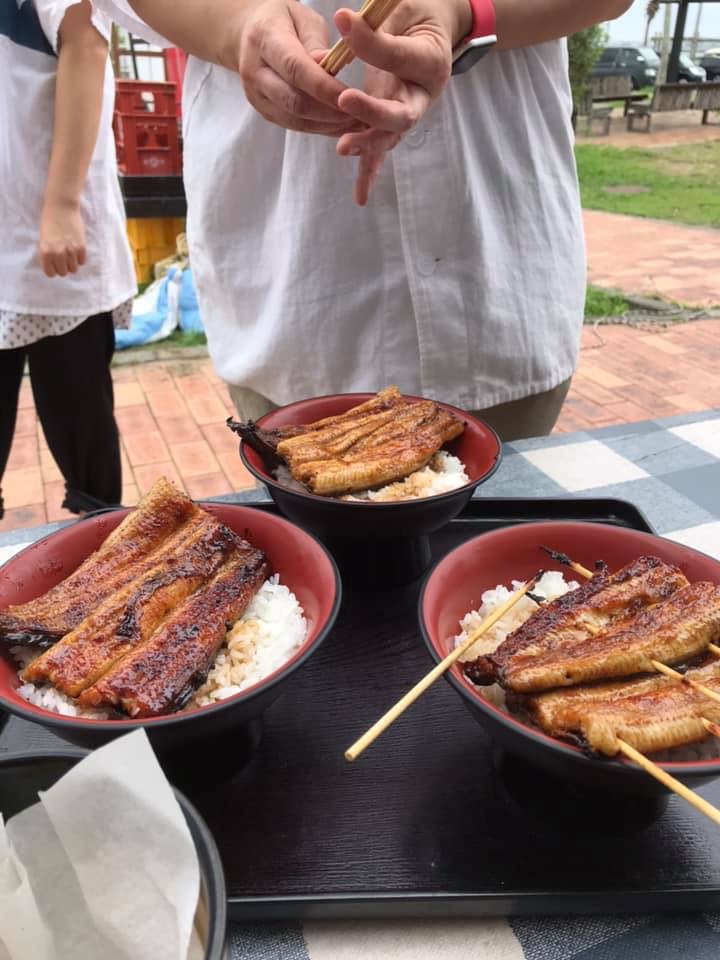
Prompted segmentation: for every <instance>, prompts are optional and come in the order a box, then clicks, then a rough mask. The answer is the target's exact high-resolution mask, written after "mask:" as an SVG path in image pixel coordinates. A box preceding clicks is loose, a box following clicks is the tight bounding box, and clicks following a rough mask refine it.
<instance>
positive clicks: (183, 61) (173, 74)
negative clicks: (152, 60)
mask: <svg viewBox="0 0 720 960" xmlns="http://www.w3.org/2000/svg"><path fill="white" fill-rule="evenodd" d="M163 56H164V58H165V76H166V77H167V78H168V80H169V81H170V82H171V83H174V84H176V95H175V105H176V107H177V112H178V116H179V117H180V116H182V88H183V80H184V79H185V67H186V66H187V54H186V53H185V51H184V50H180V49H178V47H168V48H167V49H166V50H163Z"/></svg>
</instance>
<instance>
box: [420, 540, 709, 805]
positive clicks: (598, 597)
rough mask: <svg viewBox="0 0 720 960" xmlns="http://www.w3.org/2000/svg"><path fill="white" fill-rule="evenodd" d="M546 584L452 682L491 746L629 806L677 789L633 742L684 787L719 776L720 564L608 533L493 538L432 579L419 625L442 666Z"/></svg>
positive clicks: (666, 543)
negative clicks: (613, 791)
mask: <svg viewBox="0 0 720 960" xmlns="http://www.w3.org/2000/svg"><path fill="white" fill-rule="evenodd" d="M542 546H545V547H549V548H551V549H552V550H553V551H555V552H557V554H559V555H560V557H562V558H564V559H567V558H570V559H571V560H572V561H574V562H576V563H579V564H580V565H581V566H582V567H584V568H585V571H586V573H590V574H591V576H590V577H589V578H588V577H587V576H586V575H583V576H579V575H578V573H577V572H575V571H574V570H573V569H569V568H568V567H567V565H564V564H561V563H558V562H557V558H556V559H552V558H550V557H549V556H548V555H547V553H546V552H543V551H542V550H541V549H540V548H541V547H542ZM540 570H544V572H543V573H542V575H541V576H540V577H539V579H537V581H536V582H535V583H534V585H533V586H532V589H531V592H530V594H529V595H526V596H524V597H522V598H521V599H520V600H519V601H518V602H517V603H516V604H515V605H514V606H512V607H511V608H510V610H508V611H507V613H506V614H505V615H504V616H503V617H502V618H501V619H500V620H499V621H498V622H497V623H496V624H495V626H494V627H492V628H491V629H490V630H489V631H487V632H486V633H485V634H483V635H482V636H481V637H480V638H479V639H478V641H477V642H476V643H475V644H473V645H472V646H471V647H470V648H469V649H468V650H466V651H465V652H464V653H463V655H462V657H461V659H460V661H459V662H458V663H456V664H455V666H454V667H453V668H452V669H451V670H449V671H448V673H447V674H446V677H447V679H448V681H449V682H450V684H451V685H452V687H453V688H454V689H455V690H456V691H457V693H458V694H459V695H460V696H461V698H462V700H463V701H464V703H465V704H466V706H467V707H468V708H469V709H470V711H471V713H472V715H473V716H474V717H475V719H476V720H477V721H478V722H479V723H480V725H481V726H482V727H483V728H484V729H485V730H486V732H487V733H488V734H490V736H491V737H493V738H494V739H495V740H496V741H497V742H498V743H499V745H501V746H502V747H504V748H505V749H507V750H508V751H510V752H511V753H513V754H514V755H516V756H519V757H522V758H524V759H525V760H527V761H529V762H530V763H532V764H535V765H536V766H538V767H540V768H543V769H545V770H546V771H548V772H552V773H555V774H560V775H561V776H563V777H567V778H573V779H578V780H579V781H582V782H586V783H589V784H597V785H614V786H617V787H619V788H620V789H621V790H625V791H628V792H636V793H656V792H658V791H660V790H662V787H660V786H659V785H658V784H657V783H656V782H655V781H654V780H652V779H650V778H649V777H647V775H646V774H645V773H644V772H643V771H642V770H641V769H640V768H639V767H637V766H635V765H634V764H633V763H630V762H628V761H627V760H625V759H624V758H623V757H622V756H621V754H620V751H619V749H618V738H622V740H623V741H624V742H626V743H629V744H630V745H631V746H633V747H634V748H635V749H637V750H639V751H640V752H642V753H644V754H646V755H647V756H648V757H649V758H650V759H651V760H653V761H655V762H656V763H658V764H660V765H661V766H662V767H663V768H664V769H665V770H667V771H668V772H669V773H670V774H672V775H673V776H674V777H676V778H677V779H679V780H681V781H683V782H685V783H688V784H693V785H698V784H701V783H703V782H707V781H710V780H713V779H714V778H715V777H717V776H718V775H720V737H718V736H714V735H713V734H712V732H711V730H709V729H708V724H707V723H706V721H710V726H711V727H712V725H713V724H715V723H718V724H720V703H718V702H717V701H715V700H713V699H709V698H708V697H707V695H705V694H703V693H702V692H701V691H699V690H698V688H697V687H695V686H693V683H699V684H701V685H703V686H705V687H707V688H708V689H711V690H715V691H716V692H718V693H720V647H719V646H718V644H720V561H718V560H716V559H714V558H712V557H709V556H707V555H705V554H702V553H700V552H698V551H696V550H693V549H691V548H690V547H687V546H684V545H682V544H679V543H674V542H672V541H670V540H665V539H663V538H661V537H657V536H654V535H652V534H649V533H644V532H641V531H637V530H631V529H627V528H624V527H620V526H612V525H608V524H599V523H597V524H596V523H580V522H573V521H552V522H540V523H527V524H520V525H517V526H512V527H503V528H499V529H497V530H493V531H490V532H489V533H485V534H482V535H480V536H478V537H476V538H474V539H472V540H469V541H467V542H466V543H464V544H462V545H461V546H459V547H457V548H456V549H454V550H452V551H451V552H450V553H449V554H447V555H446V556H445V557H444V558H443V559H442V560H441V561H440V562H439V563H438V564H437V565H436V566H435V567H434V569H433V570H432V571H431V572H430V574H429V575H428V577H427V580H426V582H425V585H424V587H423V590H422V593H421V596H420V601H419V618H420V625H421V630H422V633H423V637H424V639H425V643H426V645H427V647H428V650H429V651H430V654H431V655H432V657H433V659H435V660H436V661H437V662H439V661H440V660H442V659H443V657H444V656H446V655H447V654H448V653H449V652H450V650H451V649H453V648H454V647H456V646H458V645H459V644H461V643H462V642H463V641H465V640H467V639H469V637H470V634H471V633H472V632H473V630H474V629H476V628H477V627H478V625H479V624H480V623H481V622H482V620H483V619H484V618H485V617H487V616H488V615H489V614H490V613H492V612H493V611H494V610H496V609H497V608H498V607H499V606H500V605H501V604H502V603H503V602H504V601H505V600H507V599H508V597H509V596H510V594H511V593H512V592H513V591H514V590H515V589H517V588H518V587H519V586H521V585H522V584H523V583H525V582H526V581H528V580H531V579H532V578H534V577H535V576H536V574H538V572H539V571H540ZM657 662H660V664H661V665H663V664H664V665H666V666H668V667H671V668H673V669H674V670H676V671H678V672H680V673H681V674H683V677H682V678H679V679H678V678H677V677H670V676H666V675H664V674H662V673H661V672H659V671H658V670H657V668H656V667H655V666H654V663H657ZM717 732H718V734H720V725H719V726H718V731H717Z"/></svg>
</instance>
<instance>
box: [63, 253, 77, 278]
mask: <svg viewBox="0 0 720 960" xmlns="http://www.w3.org/2000/svg"><path fill="white" fill-rule="evenodd" d="M65 266H66V268H67V271H68V273H77V270H78V261H77V256H76V254H75V251H74V250H73V249H72V247H68V249H67V250H66V251H65Z"/></svg>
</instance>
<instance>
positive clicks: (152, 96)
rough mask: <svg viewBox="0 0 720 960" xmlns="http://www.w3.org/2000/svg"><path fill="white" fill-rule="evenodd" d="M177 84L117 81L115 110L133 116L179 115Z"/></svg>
mask: <svg viewBox="0 0 720 960" xmlns="http://www.w3.org/2000/svg"><path fill="white" fill-rule="evenodd" d="M176 101H177V84H175V83H160V82H157V83H155V82H150V81H147V80H116V81H115V112H116V113H120V114H123V115H124V116H131V117H147V116H148V115H151V116H162V117H177V102H176Z"/></svg>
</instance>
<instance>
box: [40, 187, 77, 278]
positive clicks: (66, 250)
mask: <svg viewBox="0 0 720 960" xmlns="http://www.w3.org/2000/svg"><path fill="white" fill-rule="evenodd" d="M38 252H39V255H40V263H41V265H42V268H43V271H44V272H45V275H46V276H48V277H55V276H60V277H66V276H67V275H68V273H77V270H78V267H81V266H82V265H83V264H84V263H85V257H86V253H85V224H84V223H83V219H82V216H81V215H80V207H79V206H77V205H72V206H67V207H64V206H58V205H53V204H47V203H46V204H45V206H44V207H43V212H42V217H41V219H40V240H39V243H38Z"/></svg>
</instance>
